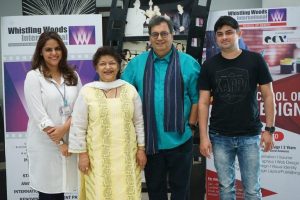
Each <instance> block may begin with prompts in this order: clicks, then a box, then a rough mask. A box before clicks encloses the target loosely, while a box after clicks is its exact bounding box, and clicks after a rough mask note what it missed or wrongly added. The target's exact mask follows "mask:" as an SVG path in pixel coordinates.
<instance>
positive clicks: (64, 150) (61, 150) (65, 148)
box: [59, 144, 72, 157]
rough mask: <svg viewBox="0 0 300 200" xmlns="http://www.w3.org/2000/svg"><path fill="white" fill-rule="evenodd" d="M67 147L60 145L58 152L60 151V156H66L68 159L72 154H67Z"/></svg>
mask: <svg viewBox="0 0 300 200" xmlns="http://www.w3.org/2000/svg"><path fill="white" fill-rule="evenodd" d="M68 149H69V148H68V145H67V144H61V145H59V150H60V152H61V154H62V155H63V156H66V157H68V156H70V155H71V154H72V153H69V152H68Z"/></svg>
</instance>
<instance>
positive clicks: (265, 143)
mask: <svg viewBox="0 0 300 200" xmlns="http://www.w3.org/2000/svg"><path fill="white" fill-rule="evenodd" d="M260 146H261V147H262V148H263V151H264V152H268V151H271V150H272V149H273V147H274V142H273V135H272V134H270V133H269V132H268V131H263V132H262V134H261V139H260Z"/></svg>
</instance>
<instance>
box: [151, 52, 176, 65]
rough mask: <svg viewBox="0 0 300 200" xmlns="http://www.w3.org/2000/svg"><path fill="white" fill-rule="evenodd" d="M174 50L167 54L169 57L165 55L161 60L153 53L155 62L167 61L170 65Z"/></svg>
mask: <svg viewBox="0 0 300 200" xmlns="http://www.w3.org/2000/svg"><path fill="white" fill-rule="evenodd" d="M172 51H173V50H172V49H171V50H170V51H169V53H167V55H165V56H164V57H162V58H160V57H158V56H157V55H156V53H155V52H154V51H153V58H154V61H157V60H165V61H167V62H168V63H169V62H170V58H171V54H172Z"/></svg>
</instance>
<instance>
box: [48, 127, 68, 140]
mask: <svg viewBox="0 0 300 200" xmlns="http://www.w3.org/2000/svg"><path fill="white" fill-rule="evenodd" d="M66 132H67V129H66V128H65V126H64V125H61V126H55V127H52V128H50V129H48V130H47V134H48V136H49V137H50V139H51V140H52V141H53V142H55V143H59V141H60V140H61V139H62V138H63V137H64V135H65V133H66Z"/></svg>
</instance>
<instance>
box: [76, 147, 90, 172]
mask: <svg viewBox="0 0 300 200" xmlns="http://www.w3.org/2000/svg"><path fill="white" fill-rule="evenodd" d="M78 168H79V170H80V171H81V172H82V173H83V174H88V171H89V168H90V159H89V155H88V153H86V152H85V153H80V154H79V162H78Z"/></svg>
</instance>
